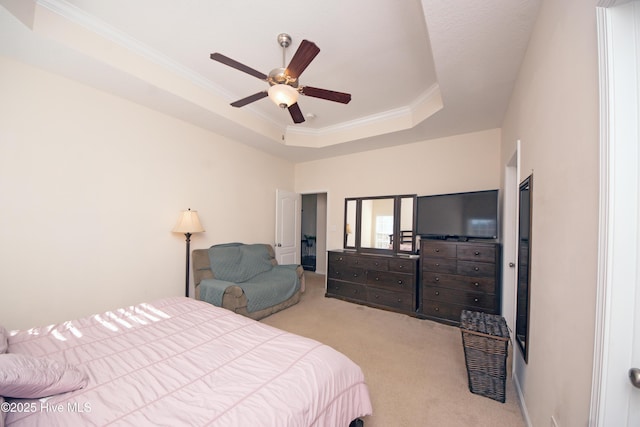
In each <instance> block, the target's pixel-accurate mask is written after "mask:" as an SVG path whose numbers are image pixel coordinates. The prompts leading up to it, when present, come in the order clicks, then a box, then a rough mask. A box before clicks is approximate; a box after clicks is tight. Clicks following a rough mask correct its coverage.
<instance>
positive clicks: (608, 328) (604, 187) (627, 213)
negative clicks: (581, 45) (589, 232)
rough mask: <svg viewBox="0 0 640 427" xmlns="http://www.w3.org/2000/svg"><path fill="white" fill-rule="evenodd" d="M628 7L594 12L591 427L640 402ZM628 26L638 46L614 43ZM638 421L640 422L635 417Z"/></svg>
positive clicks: (634, 104) (637, 59)
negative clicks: (596, 162) (633, 375)
mask: <svg viewBox="0 0 640 427" xmlns="http://www.w3.org/2000/svg"><path fill="white" fill-rule="evenodd" d="M626 3H629V2H628V1H627V0H599V1H598V6H599V7H597V8H596V20H597V25H598V60H599V80H600V84H599V86H600V88H599V89H600V202H599V204H600V212H599V218H600V219H599V230H598V280H597V289H596V291H597V295H596V316H595V317H596V319H595V320H596V326H595V343H594V363H593V377H592V387H591V413H590V418H589V425H590V426H592V427H598V426H602V427H604V426H610V425H616V426H627V425H630V422H631V419H630V418H629V417H630V414H631V413H632V410H633V409H632V408H633V406H634V404H632V399H633V400H634V401H635V406H638V405H637V402H638V400H639V399H640V390H635V389H633V388H632V386H631V384H630V382H629V379H628V377H627V375H626V373H627V370H628V369H629V368H630V367H631V366H632V364H633V363H634V362H635V363H638V362H640V361H639V360H637V358H638V357H640V355H638V354H637V353H638V351H637V350H636V353H634V346H636V347H637V346H639V345H640V343H639V342H638V341H640V340H638V338H637V336H638V334H639V333H640V331H639V330H638V327H636V326H635V324H636V323H637V322H634V321H633V319H634V318H635V317H634V311H635V307H636V305H637V304H638V301H637V298H640V296H638V295H636V292H637V291H636V289H637V287H638V286H639V285H640V273H639V271H638V256H639V253H638V240H639V235H638V234H639V228H640V224H639V223H638V215H639V214H640V208H639V206H640V203H639V200H638V199H639V198H640V182H639V177H638V166H640V165H639V163H640V161H639V159H638V146H637V141H638V136H639V135H638V133H639V132H638V127H639V126H640V120H639V119H638V113H639V112H640V101H639V98H640V88H639V87H638V86H637V79H636V78H635V74H632V75H629V69H631V70H632V71H631V72H632V73H634V72H635V73H637V70H638V68H639V64H640V53H639V52H638V50H639V49H640V47H639V46H638V45H639V44H640V40H638V38H639V37H638V30H639V29H640V25H639V24H638V22H639V21H640V2H638V1H637V0H636V1H635V2H633V3H632V4H626ZM618 6H620V7H629V8H632V10H634V11H635V12H634V13H630V14H624V13H621V14H619V13H617V12H618V11H619V9H617V7H618ZM627 15H628V16H627ZM620 17H622V19H621V21H620ZM627 20H628V21H627ZM634 21H635V27H634ZM620 22H622V25H621V24H620ZM627 25H629V27H630V28H632V29H633V28H635V35H636V40H635V45H634V43H633V37H624V36H619V35H618V37H616V32H617V31H619V30H620V29H621V28H623V29H624V28H625V27H626V26H627ZM626 34H627V33H625V35H626ZM632 34H633V32H632ZM629 41H632V42H631V43H628V42H629ZM634 196H635V197H634ZM614 255H615V256H614ZM634 337H636V339H635V343H634V339H633V338H634ZM634 358H636V359H635V360H634ZM636 393H638V394H636ZM635 411H637V408H636V409H635ZM634 416H636V417H637V416H638V415H637V412H636V413H635V415H634Z"/></svg>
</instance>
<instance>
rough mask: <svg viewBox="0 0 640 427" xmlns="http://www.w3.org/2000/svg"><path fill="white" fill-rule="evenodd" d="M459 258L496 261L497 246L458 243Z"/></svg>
mask: <svg viewBox="0 0 640 427" xmlns="http://www.w3.org/2000/svg"><path fill="white" fill-rule="evenodd" d="M457 256H458V259H463V260H468V261H469V260H472V261H484V262H495V260H496V247H495V246H494V245H486V246H485V245H466V244H458V249H457Z"/></svg>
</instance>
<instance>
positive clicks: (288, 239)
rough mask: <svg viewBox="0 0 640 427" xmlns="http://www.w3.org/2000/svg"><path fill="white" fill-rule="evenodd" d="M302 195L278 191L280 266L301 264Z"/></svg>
mask: <svg viewBox="0 0 640 427" xmlns="http://www.w3.org/2000/svg"><path fill="white" fill-rule="evenodd" d="M301 203H302V197H301V196H300V194H297V193H291V192H289V191H285V190H276V243H275V251H276V259H277V260H278V264H300V220H301V218H302V211H301V206H302V205H301Z"/></svg>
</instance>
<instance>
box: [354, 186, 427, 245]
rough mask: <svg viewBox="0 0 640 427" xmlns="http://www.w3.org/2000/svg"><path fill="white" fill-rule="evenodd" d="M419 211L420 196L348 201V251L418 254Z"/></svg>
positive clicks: (367, 198) (356, 198)
mask: <svg viewBox="0 0 640 427" xmlns="http://www.w3.org/2000/svg"><path fill="white" fill-rule="evenodd" d="M416 208H417V204H416V195H401V196H376V197H354V198H347V199H345V207H344V212H345V213H344V224H345V225H344V247H345V249H356V250H358V251H362V252H390V253H395V252H405V253H414V251H415V220H416Z"/></svg>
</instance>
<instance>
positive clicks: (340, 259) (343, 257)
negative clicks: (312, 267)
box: [329, 252, 355, 266]
mask: <svg viewBox="0 0 640 427" xmlns="http://www.w3.org/2000/svg"><path fill="white" fill-rule="evenodd" d="M354 257H355V255H353V254H347V253H343V252H340V253H338V252H329V264H333V265H334V266H338V265H347V260H348V259H351V258H354Z"/></svg>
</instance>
